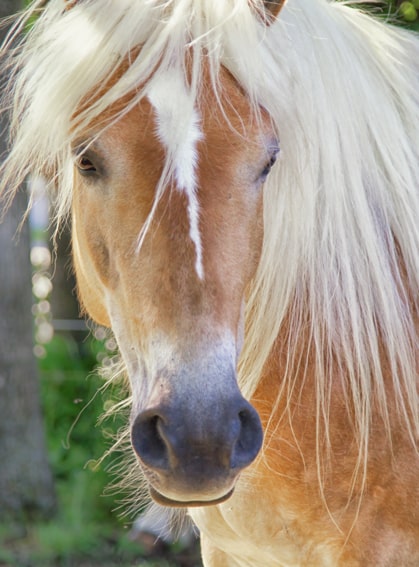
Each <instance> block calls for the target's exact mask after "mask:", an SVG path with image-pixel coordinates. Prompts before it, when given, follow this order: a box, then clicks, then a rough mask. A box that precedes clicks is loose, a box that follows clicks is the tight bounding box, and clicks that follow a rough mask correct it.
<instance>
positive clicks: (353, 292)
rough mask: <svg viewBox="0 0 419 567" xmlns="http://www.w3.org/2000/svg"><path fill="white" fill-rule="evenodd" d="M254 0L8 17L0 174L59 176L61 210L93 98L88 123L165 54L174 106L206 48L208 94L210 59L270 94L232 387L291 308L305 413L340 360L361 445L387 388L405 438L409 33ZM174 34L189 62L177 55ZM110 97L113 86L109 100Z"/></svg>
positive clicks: (417, 234)
mask: <svg viewBox="0 0 419 567" xmlns="http://www.w3.org/2000/svg"><path fill="white" fill-rule="evenodd" d="M41 4H42V2H40V1H39V2H35V3H34V4H33V5H32V8H31V10H30V11H29V12H28V13H27V14H26V15H25V16H23V20H22V19H21V20H19V21H18V23H17V24H16V30H19V28H20V27H22V26H23V22H24V21H26V19H27V17H28V15H29V16H30V15H31V14H33V12H34V11H36V10H37V8H38V7H40V5H41ZM258 5H259V2H257V1H256V0H254V1H253V2H249V1H248V0H224V1H222V2H221V1H217V2H215V1H214V0H171V1H169V0H168V1H163V0H156V1H152V2H150V1H146V0H118V1H107V2H104V1H103V0H87V1H85V2H80V3H77V4H75V5H74V6H73V7H72V9H70V10H67V9H66V8H68V2H65V1H64V0H63V1H61V2H60V1H56V2H51V3H49V4H48V5H47V7H46V8H45V10H44V12H43V16H42V18H40V19H39V20H38V21H37V23H36V24H35V25H34V26H33V28H32V29H31V31H30V32H29V33H27V34H26V36H25V37H24V38H22V39H21V40H19V42H18V45H15V43H16V34H14V40H13V41H12V39H13V38H12V39H10V45H12V47H11V48H10V56H9V57H10V59H9V65H10V73H11V78H10V87H9V89H8V94H7V96H6V106H11V107H12V134H11V137H12V148H11V152H10V154H9V157H8V158H7V160H6V162H5V164H4V166H3V168H2V174H3V181H2V184H3V185H2V187H3V191H8V192H9V194H12V193H13V192H14V191H15V189H16V187H17V186H18V185H19V184H20V183H21V182H22V180H23V179H24V178H25V177H26V176H27V175H28V174H29V173H32V174H34V173H35V174H36V173H46V174H47V175H49V177H50V181H51V184H52V185H53V186H54V187H55V186H56V187H57V189H53V193H54V195H55V198H56V203H57V215H58V217H63V216H65V215H66V214H67V213H68V211H69V208H70V204H71V187H72V175H73V173H72V160H71V157H70V148H71V146H72V145H77V142H78V137H79V136H80V133H81V132H82V131H83V129H84V128H85V127H86V125H88V124H90V123H92V122H93V121H96V122H97V121H98V118H99V117H101V116H106V119H103V120H102V122H98V126H97V133H98V135H100V132H101V131H103V129H105V128H107V127H108V126H109V124H110V123H111V122H114V121H116V120H118V118H119V117H120V116H121V115H122V114H123V113H125V112H128V110H129V109H130V108H132V106H133V105H135V104H136V103H137V102H138V101H139V100H140V99H141V98H142V97H143V96H144V89H145V87H146V85H149V84H150V82H153V81H155V80H157V79H158V77H159V76H162V75H164V74H165V73H167V71H168V69H170V70H171V73H173V72H175V73H177V74H179V76H180V77H181V79H182V82H183V83H184V84H187V85H188V96H189V99H190V100H189V106H188V108H185V113H186V114H187V113H188V112H192V110H193V108H194V106H195V104H199V102H198V101H199V97H200V95H201V93H200V84H201V81H200V78H201V75H202V73H203V68H204V66H205V68H206V69H209V70H210V74H211V78H212V83H213V86H214V88H215V90H216V91H217V92H219V93H220V100H221V98H222V97H221V89H222V86H221V85H220V84H219V81H218V71H219V68H220V66H224V67H226V68H227V69H228V70H229V71H230V72H231V73H232V75H233V76H234V77H235V78H236V79H237V81H238V82H239V83H240V84H241V86H242V87H243V89H244V90H245V91H246V92H247V93H248V96H249V99H250V101H251V102H252V104H253V105H254V107H255V111H257V109H258V108H259V107H260V106H263V107H265V108H266V109H267V111H268V112H269V114H270V115H271V117H272V120H273V121H274V123H275V126H276V129H277V131H278V134H279V139H280V142H281V160H280V164H279V166H278V167H277V168H276V169H275V170H274V171H273V172H272V175H271V176H270V178H269V180H268V182H267V183H266V186H265V189H264V202H265V211H264V223H265V236H264V246H263V254H262V260H261V262H260V266H259V269H258V272H257V275H256V277H255V279H254V282H253V284H252V287H251V290H250V293H249V299H248V304H247V332H246V337H245V344H244V350H243V353H242V357H241V362H240V385H241V388H242V391H243V392H244V394H245V395H246V396H247V397H250V396H251V395H252V394H253V393H254V391H255V389H256V388H257V385H258V383H259V380H260V376H261V374H262V371H263V368H264V365H265V363H266V360H267V357H268V355H269V354H270V352H271V350H272V347H273V344H274V342H275V340H276V338H277V336H278V334H279V332H280V330H281V327H282V325H283V324H284V322H285V321H286V320H287V324H289V328H290V329H291V330H290V332H289V333H288V337H287V353H288V354H287V356H288V372H287V373H286V375H285V376H281V377H279V379H280V380H281V382H282V390H281V395H285V396H287V395H290V393H291V392H292V390H293V387H294V383H293V377H294V374H295V370H296V368H297V366H301V365H302V366H303V367H304V365H306V364H307V363H308V362H307V360H306V358H305V357H304V355H303V356H302V355H301V354H300V353H299V349H298V348H297V345H298V341H299V337H300V336H301V334H302V333H304V334H305V336H308V337H309V340H310V344H311V349H310V351H311V352H314V353H315V357H314V358H315V368H316V394H317V412H318V423H319V424H320V423H324V424H327V420H328V411H329V407H328V405H329V402H330V389H331V384H332V381H334V380H338V379H339V378H338V377H339V376H344V379H342V381H343V383H342V387H343V389H344V392H345V395H346V397H347V399H348V404H353V408H354V411H355V422H354V431H355V432H356V434H357V436H358V440H359V446H360V454H364V455H365V454H366V452H367V448H368V435H369V428H370V423H371V416H372V410H373V407H374V406H375V407H378V408H379V411H380V413H381V417H382V420H383V422H384V424H385V425H386V426H387V427H389V413H388V403H387V396H388V395H389V391H391V390H393V392H394V396H395V398H396V400H397V405H398V409H399V413H400V416H401V419H402V420H404V421H405V424H406V428H407V430H408V432H409V434H410V436H411V438H412V441H414V440H416V439H417V434H418V430H419V424H418V417H417V407H418V403H417V402H418V400H417V386H416V381H417V360H416V358H415V352H416V350H415V349H416V348H417V330H416V329H415V323H414V316H413V314H414V313H416V314H417V312H418V289H419V223H418V219H419V191H418V186H419V168H418V162H419V143H418V142H419V40H418V39H417V38H416V37H415V36H414V35H412V34H409V33H408V32H406V31H403V30H399V29H396V28H393V27H391V26H389V25H384V24H383V23H380V22H378V21H375V20H373V19H371V18H370V17H367V16H366V15H364V14H362V13H361V12H359V11H357V10H354V9H352V8H351V7H349V6H347V5H343V4H341V3H337V2H329V1H327V0H290V1H289V3H288V4H287V5H286V6H285V8H284V9H283V11H282V12H281V15H280V18H279V20H278V21H277V22H276V23H275V24H273V25H272V26H270V27H269V28H266V27H265V26H264V25H262V23H261V22H260V21H259V20H258V18H257V17H255V14H257V12H258ZM12 35H13V34H12ZM139 47H141V49H139ZM186 52H187V53H190V54H191V60H192V61H193V66H192V69H190V68H188V69H186V68H185V53H186ZM121 65H125V71H124V73H120V72H119V70H120V69H121ZM188 74H189V75H188ZM115 77H116V78H115ZM104 86H109V88H103V87H104ZM118 100H124V101H126V104H125V105H119V107H118V106H116V108H117V111H116V114H113V115H112V116H109V113H106V112H105V111H106V109H108V108H109V107H110V106H111V105H113V104H114V103H115V102H116V101H118ZM383 361H384V362H383ZM384 364H385V365H387V368H390V369H391V375H392V377H393V383H392V385H390V386H389V385H388V384H385V383H384V382H385V381H384V370H383V365H384ZM389 388H390V389H389Z"/></svg>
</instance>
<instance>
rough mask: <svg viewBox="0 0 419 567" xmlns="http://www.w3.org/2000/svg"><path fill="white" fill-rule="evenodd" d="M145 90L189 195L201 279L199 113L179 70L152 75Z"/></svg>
mask: <svg viewBox="0 0 419 567" xmlns="http://www.w3.org/2000/svg"><path fill="white" fill-rule="evenodd" d="M146 92H147V97H148V99H149V101H150V103H151V104H152V106H153V108H154V110H155V113H156V122H157V135H158V137H159V140H160V142H161V143H162V144H163V146H164V147H165V149H166V151H167V159H168V160H170V163H171V164H173V172H174V177H175V180H176V184H177V187H178V189H179V190H181V191H184V192H185V193H186V195H187V197H188V217H189V235H190V238H191V240H192V242H193V243H194V245H195V251H196V262H195V269H196V273H197V275H198V277H199V278H200V279H201V280H202V279H203V278H204V269H203V263H202V241H201V233H200V230H199V203H198V197H197V194H196V193H197V178H196V168H197V164H198V149H197V146H198V142H199V141H200V140H202V138H203V134H202V131H201V127H200V116H199V114H198V112H197V111H196V109H195V106H194V101H193V98H192V97H191V95H190V94H189V92H188V89H187V87H186V84H185V81H184V77H183V73H181V72H180V71H179V70H176V69H173V70H171V71H170V70H169V71H167V72H165V73H164V75H161V76H160V75H159V76H157V77H155V78H153V79H152V80H151V82H150V84H149V86H148V87H147V91H146Z"/></svg>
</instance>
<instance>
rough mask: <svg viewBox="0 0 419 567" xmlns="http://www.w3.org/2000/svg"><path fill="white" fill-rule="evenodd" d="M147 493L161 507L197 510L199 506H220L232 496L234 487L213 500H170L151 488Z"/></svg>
mask: <svg viewBox="0 0 419 567" xmlns="http://www.w3.org/2000/svg"><path fill="white" fill-rule="evenodd" d="M149 491H150V496H151V497H152V499H153V500H154V501H155V502H156V503H157V504H160V505H161V506H168V507H170V508H198V507H201V506H216V505H217V504H222V503H223V502H225V501H226V500H228V499H229V498H230V496H231V495H232V494H233V492H234V487H233V488H232V489H231V490H230V491H229V492H227V494H224V496H221V497H220V498H216V499H215V500H172V499H171V498H167V496H163V494H160V492H158V491H157V490H156V489H155V488H153V487H152V486H149Z"/></svg>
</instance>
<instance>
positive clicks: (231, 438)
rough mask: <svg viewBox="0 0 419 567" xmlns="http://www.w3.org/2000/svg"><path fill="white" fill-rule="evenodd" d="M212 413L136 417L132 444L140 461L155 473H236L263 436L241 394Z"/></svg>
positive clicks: (152, 412)
mask: <svg viewBox="0 0 419 567" xmlns="http://www.w3.org/2000/svg"><path fill="white" fill-rule="evenodd" d="M221 405H222V406H223V407H222V408H221V409H220V405H218V407H216V408H215V407H214V409H213V411H211V408H210V410H207V411H202V412H199V411H196V412H191V408H190V407H188V408H185V407H181V408H176V407H174V406H172V407H167V406H165V407H164V406H161V407H156V408H153V409H149V410H146V411H144V412H142V413H140V414H139V415H138V416H137V417H136V419H135V421H134V423H133V425H132V430H131V441H132V445H133V448H134V450H135V452H136V453H137V455H138V457H139V458H140V460H141V462H142V463H143V464H144V465H145V466H146V467H147V468H149V469H152V470H155V471H156V472H159V471H162V472H165V473H169V474H170V472H173V474H174V475H176V474H179V471H182V474H184V475H185V476H188V475H191V476H196V474H197V473H198V472H199V474H202V472H203V471H204V470H205V471H207V474H208V475H210V474H212V473H214V474H217V472H220V471H221V472H223V471H224V473H227V474H228V472H229V471H232V472H235V473H238V472H239V471H240V470H241V469H243V468H245V467H246V466H248V465H249V464H250V463H251V462H252V461H253V460H254V459H255V458H256V456H257V454H258V453H259V450H260V448H261V446H262V440H263V432H262V426H261V422H260V419H259V416H258V414H257V412H256V410H255V409H254V408H253V407H252V406H251V405H250V404H249V403H248V402H247V401H246V400H245V399H244V398H243V397H241V396H238V397H236V398H235V399H233V400H230V401H229V402H224V403H223V404H221Z"/></svg>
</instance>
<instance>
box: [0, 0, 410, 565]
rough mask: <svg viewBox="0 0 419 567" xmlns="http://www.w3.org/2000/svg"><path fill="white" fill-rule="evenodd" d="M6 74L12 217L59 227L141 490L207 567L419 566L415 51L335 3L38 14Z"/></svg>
mask: <svg viewBox="0 0 419 567" xmlns="http://www.w3.org/2000/svg"><path fill="white" fill-rule="evenodd" d="M28 21H30V22H31V26H28V25H27V22H28ZM22 31H23V32H24V33H21V32H22ZM2 61H3V69H5V70H6V71H7V72H8V73H9V75H8V77H9V78H8V85H7V87H5V90H6V91H7V93H6V95H5V101H4V103H3V104H4V107H5V108H7V109H10V124H11V127H10V132H11V133H10V152H9V154H8V156H7V158H6V160H5V162H4V164H3V166H2V170H1V172H2V192H3V198H4V199H5V202H8V201H10V199H11V198H12V197H13V194H14V193H15V191H16V190H17V188H18V187H19V185H21V183H22V182H23V181H24V179H25V178H26V177H27V176H28V175H29V174H35V175H41V174H42V175H43V176H44V177H45V178H46V179H47V180H48V183H49V186H50V189H51V195H52V197H53V199H54V203H55V207H56V208H55V211H56V217H57V220H58V222H60V221H63V220H64V219H66V218H68V217H70V218H71V225H72V244H73V258H74V266H75V272H76V277H77V282H78V293H79V297H80V300H81V304H82V306H83V309H84V311H85V312H86V314H87V315H88V316H89V317H91V318H92V319H93V320H94V321H96V322H97V323H99V324H100V325H103V326H105V327H109V328H111V329H112V332H113V333H114V335H115V337H116V341H117V343H118V347H119V350H120V353H121V357H122V360H123V363H124V366H125V369H126V373H127V375H128V379H129V384H130V393H131V400H132V402H131V413H130V415H131V417H130V419H129V424H128V428H129V435H130V443H131V445H132V448H133V455H135V460H136V465H133V466H135V467H136V468H138V470H141V471H142V474H143V475H144V477H145V479H146V482H147V485H148V489H149V492H150V495H151V497H152V499H154V501H156V502H157V503H159V504H160V505H163V506H168V507H174V508H183V509H186V510H188V513H189V514H190V516H191V517H192V519H193V521H194V522H195V524H196V525H197V526H198V528H199V532H200V537H201V547H202V557H203V562H204V565H205V566H206V567H249V566H252V567H257V566H263V567H280V566H281V567H282V566H297V565H298V566H310V567H315V566H321V567H326V566H333V567H336V566H351V567H352V566H362V567H368V566H371V567H372V566H374V567H376V566H380V567H385V566H395V565H398V566H404V567H409V566H410V567H413V566H417V565H418V564H419V488H418V473H419V459H418V451H417V441H418V431H419V417H418V388H417V384H418V382H417V377H418V357H417V354H418V350H417V344H418V342H417V339H418V321H419V317H418V290H419V285H418V284H419V281H418V280H419V228H418V227H419V222H418V219H419V191H418V181H419V168H418V158H419V143H418V142H419V120H418V118H419V39H418V37H417V36H416V35H414V33H413V32H409V31H407V30H403V29H399V28H396V27H394V26H393V25H392V24H391V22H384V21H382V20H379V19H378V18H377V19H376V18H374V17H373V16H371V15H367V14H365V13H363V12H362V10H361V7H359V6H358V7H357V6H350V5H348V3H341V2H337V1H334V0H289V1H288V2H286V3H285V2H284V1H281V0H266V1H262V0H217V1H214V0H106V1H104V0H72V1H66V0H50V1H49V2H48V3H45V2H43V1H40V0H36V1H35V2H34V3H32V4H31V6H30V7H29V8H27V10H26V11H25V12H24V13H23V15H22V14H21V15H20V16H19V17H18V18H17V19H16V20H15V23H14V27H13V29H12V31H11V32H10V34H9V37H8V39H7V41H6V43H5V45H4V46H3V58H2ZM132 474H134V473H133V472H132V471H128V470H127V471H126V475H127V476H130V475H132Z"/></svg>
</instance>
